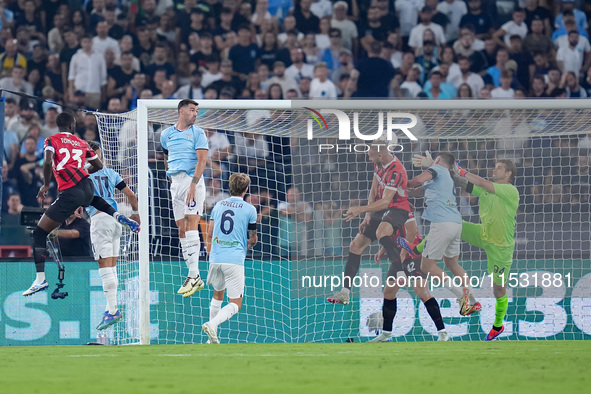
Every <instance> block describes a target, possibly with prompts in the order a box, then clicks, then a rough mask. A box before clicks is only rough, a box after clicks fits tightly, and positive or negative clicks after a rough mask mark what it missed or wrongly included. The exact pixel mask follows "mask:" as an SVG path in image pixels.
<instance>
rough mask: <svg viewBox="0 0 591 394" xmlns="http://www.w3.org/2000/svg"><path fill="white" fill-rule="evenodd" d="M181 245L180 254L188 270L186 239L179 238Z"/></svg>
mask: <svg viewBox="0 0 591 394" xmlns="http://www.w3.org/2000/svg"><path fill="white" fill-rule="evenodd" d="M179 241H180V243H181V252H183V260H185V264H187V268H189V256H187V238H179Z"/></svg>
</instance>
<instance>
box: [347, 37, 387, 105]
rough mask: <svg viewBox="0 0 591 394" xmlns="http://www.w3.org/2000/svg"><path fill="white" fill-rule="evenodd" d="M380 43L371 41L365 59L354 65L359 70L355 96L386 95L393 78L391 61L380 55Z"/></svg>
mask: <svg viewBox="0 0 591 394" xmlns="http://www.w3.org/2000/svg"><path fill="white" fill-rule="evenodd" d="M381 50H382V44H381V43H380V42H373V43H372V44H371V45H370V51H369V53H368V57H367V58H366V59H362V60H360V61H359V63H358V64H357V66H356V67H355V68H356V69H357V70H358V71H359V80H358V82H357V91H356V93H355V97H372V98H373V97H388V88H389V86H390V82H391V81H392V78H394V67H393V66H392V63H390V62H389V61H387V60H384V59H382V58H381V57H380V53H381Z"/></svg>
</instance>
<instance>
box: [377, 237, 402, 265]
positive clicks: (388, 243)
mask: <svg viewBox="0 0 591 394" xmlns="http://www.w3.org/2000/svg"><path fill="white" fill-rule="evenodd" d="M380 245H382V246H383V247H384V248H386V253H388V258H389V259H390V262H391V263H392V264H393V265H394V268H395V272H399V271H402V270H403V269H402V262H401V261H400V250H399V249H398V247H397V246H396V242H394V240H393V239H392V237H382V238H380Z"/></svg>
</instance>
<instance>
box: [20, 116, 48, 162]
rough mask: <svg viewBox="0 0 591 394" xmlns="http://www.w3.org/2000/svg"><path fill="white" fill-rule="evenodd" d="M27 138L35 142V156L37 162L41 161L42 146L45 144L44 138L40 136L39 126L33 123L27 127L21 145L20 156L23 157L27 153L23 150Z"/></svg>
mask: <svg viewBox="0 0 591 394" xmlns="http://www.w3.org/2000/svg"><path fill="white" fill-rule="evenodd" d="M28 138H33V139H34V140H35V156H36V157H37V160H41V159H42V158H43V144H44V143H45V138H44V137H42V136H41V126H39V125H38V124H37V123H34V124H32V125H31V127H29V130H28V131H27V135H26V136H25V140H24V141H23V143H22V144H21V149H20V154H21V155H24V154H26V152H27V151H26V149H25V145H26V144H25V142H26V141H27V139H28Z"/></svg>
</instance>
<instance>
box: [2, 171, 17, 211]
mask: <svg viewBox="0 0 591 394" xmlns="http://www.w3.org/2000/svg"><path fill="white" fill-rule="evenodd" d="M8 171H9V168H8V163H7V162H6V160H3V161H2V204H1V205H0V208H1V209H2V216H4V212H6V211H8V199H9V197H10V195H12V194H14V193H17V194H18V188H17V186H16V183H15V182H14V181H13V180H12V179H11V178H9V177H8ZM19 201H20V195H19Z"/></svg>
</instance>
